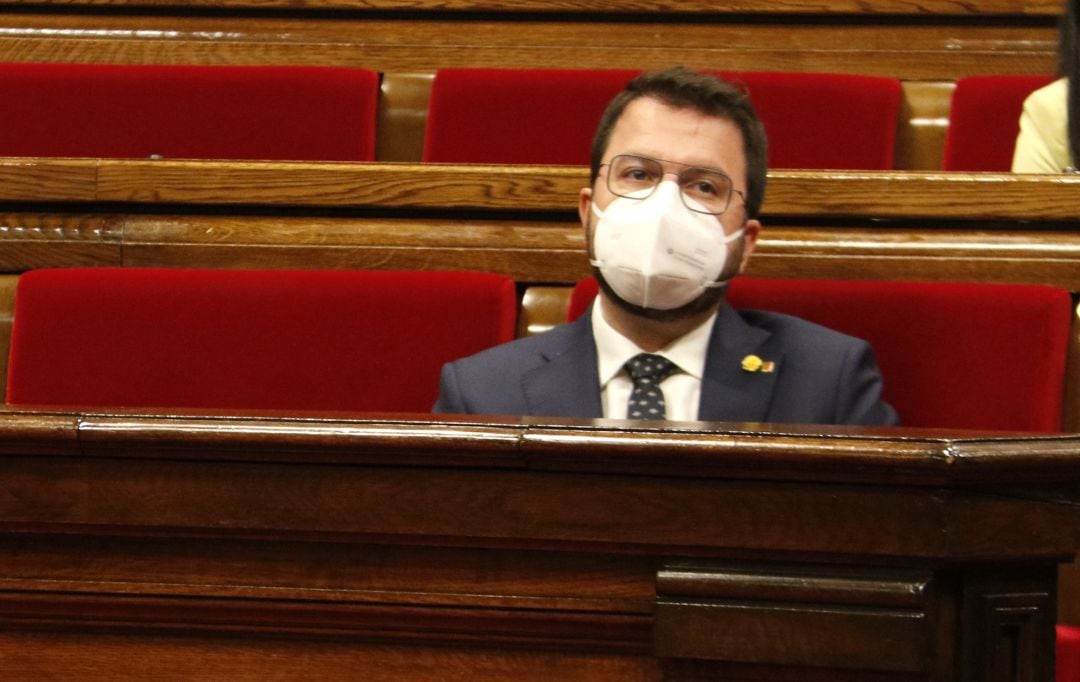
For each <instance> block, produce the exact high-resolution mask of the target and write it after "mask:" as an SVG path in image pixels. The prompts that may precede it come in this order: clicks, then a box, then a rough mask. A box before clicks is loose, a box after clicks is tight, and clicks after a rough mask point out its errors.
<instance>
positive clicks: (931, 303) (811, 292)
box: [570, 277, 1073, 432]
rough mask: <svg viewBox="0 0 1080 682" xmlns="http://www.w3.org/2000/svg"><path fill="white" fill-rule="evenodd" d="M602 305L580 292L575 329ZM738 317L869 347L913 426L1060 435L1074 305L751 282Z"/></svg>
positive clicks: (892, 288)
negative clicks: (800, 325) (781, 317)
mask: <svg viewBox="0 0 1080 682" xmlns="http://www.w3.org/2000/svg"><path fill="white" fill-rule="evenodd" d="M595 295H596V282H595V280H592V279H588V280H584V281H583V282H581V283H579V284H578V286H577V287H576V288H575V291H574V294H573V296H572V298H571V305H570V316H571V319H573V317H576V316H577V315H580V314H581V313H582V312H583V311H584V310H585V309H586V308H587V307H588V305H589V303H590V302H591V300H592V298H593V297H594V296H595ZM728 300H729V301H730V302H731V304H732V305H733V306H734V307H736V308H754V309H760V310H771V311H776V312H782V313H788V314H791V315H795V316H798V317H802V318H805V319H808V320H811V321H813V322H817V323H819V324H822V325H824V326H826V327H830V328H832V329H836V330H838V331H841V332H844V333H846V334H850V335H852V336H856V337H859V338H862V339H866V340H867V341H869V342H870V343H871V345H872V346H873V347H874V350H875V352H876V354H877V358H878V364H879V365H880V367H881V372H882V375H883V376H884V379H885V389H884V391H885V393H884V395H885V399H886V400H887V401H888V402H889V403H890V404H892V406H893V407H894V408H896V410H897V412H898V413H899V414H900V419H901V422H902V423H903V424H904V425H905V426H921V427H948V428H971V429H1002V430H1019V431H1036V432H1056V431H1060V430H1061V424H1062V409H1063V408H1062V400H1063V392H1064V377H1065V361H1066V354H1067V348H1068V339H1069V334H1070V328H1071V322H1072V318H1073V306H1072V299H1071V297H1070V295H1069V293H1068V292H1067V291H1064V290H1061V289H1055V288H1052V287H1045V286H1036V285H999V284H964V283H924V282H869V281H850V280H794V279H763V278H760V279H759V278H749V277H742V278H739V279H736V280H734V281H733V282H732V284H731V288H730V290H729V293H728Z"/></svg>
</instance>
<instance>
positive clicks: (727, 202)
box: [598, 154, 746, 215]
mask: <svg viewBox="0 0 1080 682" xmlns="http://www.w3.org/2000/svg"><path fill="white" fill-rule="evenodd" d="M620 158H629V159H641V160H643V161H651V162H653V163H655V164H657V165H658V166H660V170H661V174H660V178H659V179H658V180H657V181H656V184H655V185H653V186H652V189H651V190H650V191H649V193H648V194H646V195H645V196H643V197H641V196H630V195H628V194H624V193H622V192H617V191H616V190H615V189H614V188H613V187H612V186H611V168H612V166H613V164H614V163H615V161H616V160H617V159H620ZM665 164H667V165H672V166H682V168H683V170H682V171H680V172H678V173H672V172H670V171H666V170H664V165H665ZM604 166H607V168H608V170H607V172H605V173H604V184H605V185H606V186H607V188H608V191H609V192H611V193H612V194H614V195H615V196H617V197H623V198H624V199H635V200H644V199H648V198H649V197H651V196H652V194H653V192H655V191H656V188H657V187H659V186H660V183H661V182H662V181H663V177H664V176H665V175H669V174H670V175H675V176H676V177H678V178H679V183H678V184H679V200H680V201H682V202H683V206H686V208H688V209H690V210H691V211H693V212H694V213H703V214H705V215H723V214H724V213H727V210H728V209H729V208H731V195H732V194H738V195H739V197H740V198H741V199H742V200H743V203H744V204H745V203H746V193H745V192H744V191H742V190H738V189H735V181H734V180H732V179H731V176H730V175H728V174H727V173H725V172H724V171H722V170H719V169H717V168H709V167H707V166H695V165H693V164H688V163H679V162H678V161H667V160H666V159H656V158H653V157H651V156H643V155H641V154H616V155H615V156H613V157H611V159H610V160H609V161H607V162H605V163H602V164H600V165H599V166H598V168H603V167H604ZM688 170H699V171H705V172H707V173H715V174H717V175H719V176H721V177H723V178H725V179H727V183H728V184H727V186H728V194H727V197H725V198H724V208H723V209H721V210H719V211H702V210H701V209H698V208H694V207H693V206H691V205H690V204H688V203H686V195H685V194H684V190H683V183H682V178H683V175H684V174H685V173H686V172H687V171H688Z"/></svg>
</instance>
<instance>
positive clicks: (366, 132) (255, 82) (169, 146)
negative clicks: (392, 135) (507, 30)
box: [0, 64, 379, 161]
mask: <svg viewBox="0 0 1080 682" xmlns="http://www.w3.org/2000/svg"><path fill="white" fill-rule="evenodd" d="M378 96H379V76H378V74H377V73H375V72H372V71H366V70H363V69H349V68H330V67H304V66H147V65H102V64H0V99H2V100H3V102H4V105H3V106H2V107H0V156H78V157H98V158H100V157H112V158H121V157H129V158H140V157H149V156H151V155H160V156H162V157H165V158H191V159H268V160H309V161H370V160H372V159H374V157H375V116H376V111H377V104H378Z"/></svg>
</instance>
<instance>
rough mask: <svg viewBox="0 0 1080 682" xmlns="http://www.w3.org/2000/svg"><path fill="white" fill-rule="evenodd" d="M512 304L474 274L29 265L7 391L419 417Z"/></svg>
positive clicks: (23, 395) (39, 396)
mask: <svg viewBox="0 0 1080 682" xmlns="http://www.w3.org/2000/svg"><path fill="white" fill-rule="evenodd" d="M516 302H517V297H516V294H515V288H514V282H513V281H512V280H510V279H508V278H505V277H501V276H496V275H489V274H482V273H451V272H420V271H416V272H411V271H410V272H392V271H333V270H323V271H280V270H279V271H238V270H165V269H149V268H148V269H140V268H100V269H57V270H36V271H32V272H28V273H26V274H24V275H22V277H20V279H19V283H18V289H17V291H16V298H15V322H14V328H13V331H12V339H11V355H10V364H9V368H8V383H7V400H8V402H9V403H11V404H21V405H29V404H34V405H42V404H44V405H90V406H131V407H208V408H225V409H231V408H236V409H281V410H364V411H408V412H428V411H429V410H430V409H431V406H432V405H433V404H434V402H435V397H436V394H437V392H438V379H439V370H440V368H441V367H442V365H443V363H445V362H448V361H450V360H454V359H457V358H459V357H462V356H465V355H468V354H471V353H475V352H477V351H479V350H482V349H484V348H487V347H489V346H493V345H495V344H498V343H502V342H504V341H507V340H509V339H511V338H513V334H514V324H515V318H516Z"/></svg>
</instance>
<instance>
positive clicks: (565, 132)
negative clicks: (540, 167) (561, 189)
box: [424, 69, 640, 165]
mask: <svg viewBox="0 0 1080 682" xmlns="http://www.w3.org/2000/svg"><path fill="white" fill-rule="evenodd" d="M638 73H640V72H639V71H624V70H597V71H589V70H573V69H440V70H439V71H438V72H437V73H436V74H435V82H434V83H433V84H432V86H431V101H430V103H429V105H428V118H427V136H426V138H425V141H424V160H425V161H434V162H440V163H522V164H528V163H539V164H567V165H588V164H589V155H590V151H591V147H592V138H593V133H595V132H596V124H597V123H598V122H599V121H600V115H601V114H602V113H604V108H605V107H606V106H607V104H608V102H609V101H611V99H612V98H613V97H614V96H615V95H617V94H619V92H621V91H622V89H623V88H624V87H625V86H626V83H627V82H628V81H630V79H632V78H633V77H634V76H636V75H638Z"/></svg>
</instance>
